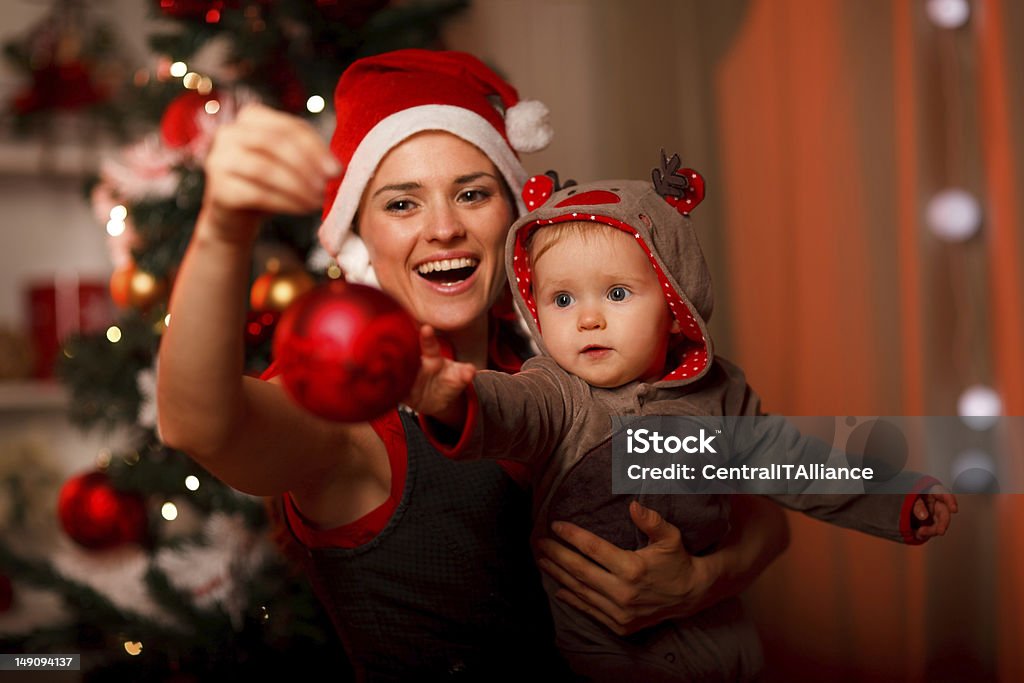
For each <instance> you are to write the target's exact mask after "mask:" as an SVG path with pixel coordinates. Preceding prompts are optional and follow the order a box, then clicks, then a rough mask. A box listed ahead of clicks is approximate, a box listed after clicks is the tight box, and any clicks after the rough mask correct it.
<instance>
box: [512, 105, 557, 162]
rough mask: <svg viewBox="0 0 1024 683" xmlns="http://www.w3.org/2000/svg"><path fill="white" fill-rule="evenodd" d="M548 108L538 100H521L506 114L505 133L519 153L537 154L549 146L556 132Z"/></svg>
mask: <svg viewBox="0 0 1024 683" xmlns="http://www.w3.org/2000/svg"><path fill="white" fill-rule="evenodd" d="M548 113H549V112H548V108H547V106H545V104H544V103H543V102H540V101H538V100H521V101H520V102H519V103H517V104H514V105H512V106H511V107H509V109H508V111H506V112H505V132H506V133H508V141H509V142H510V143H511V144H512V148H513V149H515V150H516V151H517V152H537V151H540V150H542V149H544V148H545V147H547V146H548V143H550V142H551V138H552V137H553V136H554V131H553V130H552V129H551V124H550V123H548Z"/></svg>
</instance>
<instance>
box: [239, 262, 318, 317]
mask: <svg viewBox="0 0 1024 683" xmlns="http://www.w3.org/2000/svg"><path fill="white" fill-rule="evenodd" d="M315 285H316V282H315V281H314V280H313V276H312V275H310V274H309V273H307V272H306V271H305V270H302V268H299V267H291V268H282V267H281V266H280V264H279V262H277V261H276V260H274V259H272V260H271V262H270V263H269V264H268V265H267V271H266V272H265V273H263V274H262V275H260V276H259V277H257V278H256V281H255V282H253V283H252V288H251V289H250V290H249V305H250V306H251V307H252V309H253V310H256V311H276V312H281V311H283V310H284V309H286V308H288V306H290V305H291V303H292V302H293V301H295V300H296V299H298V298H299V297H300V296H302V295H303V294H305V293H306V292H308V291H309V290H311V289H313V287H314V286H315Z"/></svg>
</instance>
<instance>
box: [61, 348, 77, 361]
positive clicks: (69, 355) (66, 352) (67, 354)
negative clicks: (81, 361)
mask: <svg viewBox="0 0 1024 683" xmlns="http://www.w3.org/2000/svg"><path fill="white" fill-rule="evenodd" d="M63 351H64V357H65V358H74V357H75V352H74V351H72V350H71V349H69V348H68V347H66V346H65V347H64V349H63Z"/></svg>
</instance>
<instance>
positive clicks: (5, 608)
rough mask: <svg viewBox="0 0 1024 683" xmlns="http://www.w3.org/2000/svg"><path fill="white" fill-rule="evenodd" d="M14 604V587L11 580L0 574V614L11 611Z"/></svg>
mask: <svg viewBox="0 0 1024 683" xmlns="http://www.w3.org/2000/svg"><path fill="white" fill-rule="evenodd" d="M13 604H14V585H13V584H12V583H11V578H10V577H9V576H5V575H3V574H0V614H3V613H4V612H9V611H11V605H13Z"/></svg>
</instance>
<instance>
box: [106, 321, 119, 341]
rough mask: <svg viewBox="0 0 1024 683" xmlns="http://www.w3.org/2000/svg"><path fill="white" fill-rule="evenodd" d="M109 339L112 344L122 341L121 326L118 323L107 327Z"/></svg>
mask: <svg viewBox="0 0 1024 683" xmlns="http://www.w3.org/2000/svg"><path fill="white" fill-rule="evenodd" d="M107 341H109V342H110V343H111V344H116V343H117V342H119V341H121V328H120V327H118V326H117V325H111V326H110V327H108V328H107Z"/></svg>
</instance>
